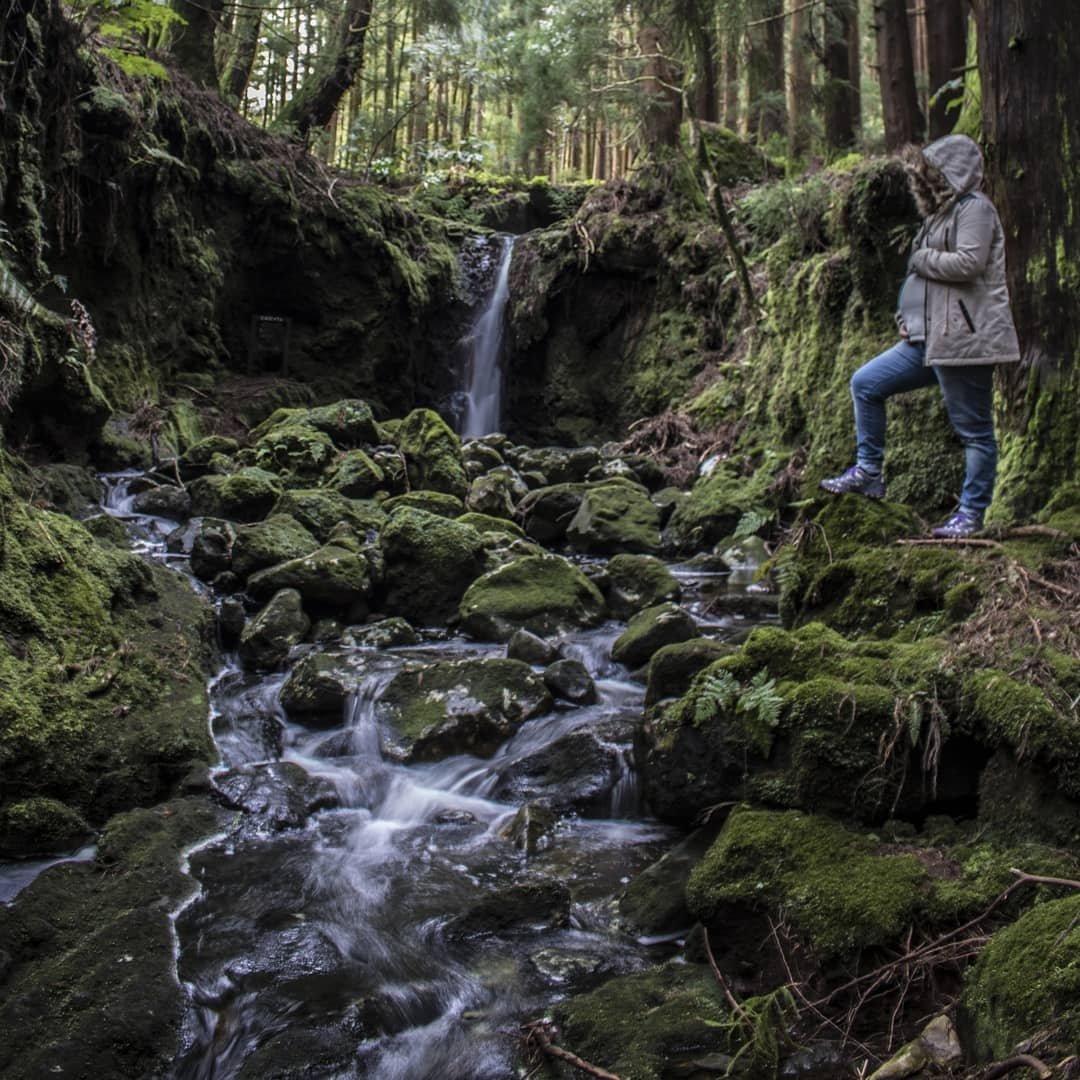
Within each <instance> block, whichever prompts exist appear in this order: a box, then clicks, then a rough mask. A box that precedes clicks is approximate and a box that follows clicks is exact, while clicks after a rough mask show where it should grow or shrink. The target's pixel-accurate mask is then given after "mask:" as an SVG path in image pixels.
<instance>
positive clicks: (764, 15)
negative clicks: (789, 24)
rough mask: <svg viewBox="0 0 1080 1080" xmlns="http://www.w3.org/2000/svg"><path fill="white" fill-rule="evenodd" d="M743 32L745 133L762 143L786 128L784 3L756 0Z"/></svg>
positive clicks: (781, 132)
mask: <svg viewBox="0 0 1080 1080" xmlns="http://www.w3.org/2000/svg"><path fill="white" fill-rule="evenodd" d="M753 10H755V11H756V12H757V13H758V17H757V19H756V20H753V21H754V22H756V23H757V25H751V26H749V27H748V29H747V35H746V36H747V41H748V45H749V50H748V54H747V78H748V96H749V101H748V106H747V108H748V112H749V115H748V117H747V124H746V126H747V131H748V133H749V134H750V135H755V136H757V138H758V140H759V141H761V142H764V141H765V140H766V139H767V138H768V137H769V136H770V135H775V134H783V133H784V132H785V130H786V128H787V116H786V113H787V108H786V102H785V87H784V20H783V18H782V17H781V16H783V13H784V0H759V3H758V4H756V5H755V6H754V8H753Z"/></svg>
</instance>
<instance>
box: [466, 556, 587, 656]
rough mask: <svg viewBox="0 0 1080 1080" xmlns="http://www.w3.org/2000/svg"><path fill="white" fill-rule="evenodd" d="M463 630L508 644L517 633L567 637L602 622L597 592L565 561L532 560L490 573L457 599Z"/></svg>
mask: <svg viewBox="0 0 1080 1080" xmlns="http://www.w3.org/2000/svg"><path fill="white" fill-rule="evenodd" d="M460 614H461V625H462V628H463V629H464V630H465V632H466V633H467V634H470V635H471V636H472V637H474V638H478V639H479V640H481V641H508V640H509V639H510V638H511V637H512V636H513V634H514V631H515V630H519V629H524V630H528V631H530V632H531V633H534V634H539V635H545V636H546V635H554V634H562V633H566V632H567V631H569V630H575V629H585V628H587V627H591V626H597V625H598V624H599V623H601V622H603V620H604V615H605V606H604V598H603V596H602V595H601V594H600V591H599V589H597V588H596V586H595V585H593V584H592V582H591V581H589V579H588V578H587V577H585V575H584V574H583V573H582V572H581V571H580V570H579V569H578V568H577V567H576V566H574V565H573V563H571V562H569V561H568V560H567V559H563V558H560V557H559V556H557V555H533V556H528V557H526V558H523V559H517V560H516V561H514V562H512V563H509V564H507V565H506V566H501V567H499V568H498V569H497V570H492V571H490V572H489V573H487V574H484V576H483V577H481V578H479V579H478V580H477V581H475V582H473V584H472V585H471V586H470V587H469V589H468V591H467V592H466V593H465V595H464V597H463V598H462V600H461V608H460Z"/></svg>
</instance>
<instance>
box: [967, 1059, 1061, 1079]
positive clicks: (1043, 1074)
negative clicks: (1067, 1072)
mask: <svg viewBox="0 0 1080 1080" xmlns="http://www.w3.org/2000/svg"><path fill="white" fill-rule="evenodd" d="M1015 1069H1034V1070H1035V1072H1036V1073H1037V1074H1038V1076H1039V1080H1049V1078H1050V1077H1051V1076H1053V1075H1054V1070H1053V1069H1051V1068H1050V1066H1049V1065H1047V1064H1045V1063H1044V1062H1042V1061H1040V1060H1039V1059H1038V1058H1037V1057H1032V1056H1031V1055H1030V1054H1017V1055H1016V1057H1011V1058H1009V1059H1008V1060H1007V1061H999V1062H997V1063H996V1064H994V1065H991V1066H990V1067H989V1068H988V1069H987V1070H986V1072H984V1073H983V1075H982V1080H996V1078H997V1077H999V1076H1005V1075H1006V1074H1008V1073H1011V1072H1013V1071H1014V1070H1015Z"/></svg>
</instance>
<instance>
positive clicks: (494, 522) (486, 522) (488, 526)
mask: <svg viewBox="0 0 1080 1080" xmlns="http://www.w3.org/2000/svg"><path fill="white" fill-rule="evenodd" d="M457 521H458V524H459V525H468V526H469V528H471V529H475V530H476V531H477V532H478V533H486V532H491V533H498V534H500V535H501V536H509V537H512V538H513V539H516V540H523V539H524V538H525V530H524V529H523V528H522V527H521V526H520V525H518V524H516V523H515V522H513V521H507V519H506V518H499V517H491V516H490V515H488V514H477V513H473V512H472V511H470V512H469V513H467V514H462V515H461V517H459V518H458V519H457Z"/></svg>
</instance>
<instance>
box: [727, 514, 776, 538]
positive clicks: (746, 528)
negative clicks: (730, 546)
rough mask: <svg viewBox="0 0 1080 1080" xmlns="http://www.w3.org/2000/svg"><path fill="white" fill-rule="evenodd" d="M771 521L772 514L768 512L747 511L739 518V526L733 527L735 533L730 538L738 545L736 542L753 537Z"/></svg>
mask: <svg viewBox="0 0 1080 1080" xmlns="http://www.w3.org/2000/svg"><path fill="white" fill-rule="evenodd" d="M772 520H773V514H772V513H770V512H768V511H763V510H747V511H746V513H745V514H743V516H742V517H741V518H739V524H738V525H736V526H735V531H734V532H733V533H732V534H731V538H732V540H734V541H735V542H736V543H738V541H740V540H745V539H747V537H750V536H755V535H757V533H758V532H760V531H761V529H763V528H764V527H765V526H766V525H768V524H769V523H770V522H771V521H772Z"/></svg>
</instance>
